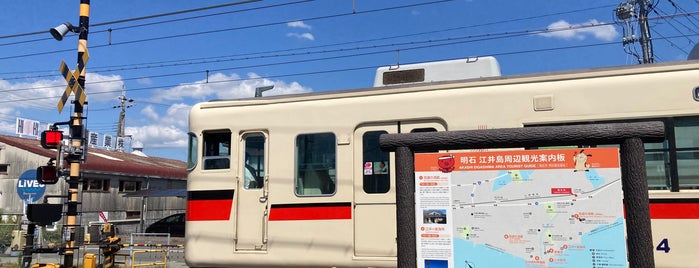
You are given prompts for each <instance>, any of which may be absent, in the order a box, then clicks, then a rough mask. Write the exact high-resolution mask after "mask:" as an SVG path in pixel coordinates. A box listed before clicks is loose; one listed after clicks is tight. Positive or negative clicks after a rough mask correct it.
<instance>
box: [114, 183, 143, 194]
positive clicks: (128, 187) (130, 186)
mask: <svg viewBox="0 0 699 268" xmlns="http://www.w3.org/2000/svg"><path fill="white" fill-rule="evenodd" d="M138 190H141V182H140V181H119V192H135V191H138Z"/></svg>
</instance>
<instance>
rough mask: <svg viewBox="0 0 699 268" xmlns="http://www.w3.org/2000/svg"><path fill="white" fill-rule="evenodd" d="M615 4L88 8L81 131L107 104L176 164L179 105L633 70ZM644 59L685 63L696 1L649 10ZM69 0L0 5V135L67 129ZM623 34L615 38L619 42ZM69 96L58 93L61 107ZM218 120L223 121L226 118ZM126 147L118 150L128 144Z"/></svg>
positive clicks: (103, 129) (694, 33)
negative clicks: (481, 76) (388, 80)
mask: <svg viewBox="0 0 699 268" xmlns="http://www.w3.org/2000/svg"><path fill="white" fill-rule="evenodd" d="M625 2H626V0H618V1H609V0H604V1H602V0H589V1H578V0H557V1H551V0H529V1H512V0H401V1H395V0H394V1H389V0H286V1H277V0H262V1H255V0H237V1H231V0H197V1H185V0H168V1H143V0H140V1H136V0H120V1H92V3H91V5H90V17H89V18H90V27H89V32H88V41H87V46H88V51H89V55H90V58H89V61H88V62H87V64H86V70H87V76H86V85H85V91H86V93H87V101H88V105H87V106H86V108H85V114H84V115H85V116H86V117H87V119H86V120H85V121H84V123H85V125H86V126H87V129H88V130H89V131H91V132H93V133H98V137H99V139H100V142H99V143H98V146H100V145H102V141H101V140H102V138H103V136H104V135H111V136H116V132H117V122H118V119H119V112H120V111H121V109H120V108H119V107H120V105H121V102H120V99H119V96H121V95H122V94H124V96H125V98H126V99H132V100H133V102H127V103H126V105H127V106H128V108H125V110H126V116H125V134H126V135H128V136H130V139H129V140H127V147H128V146H129V144H132V145H136V146H137V145H141V146H143V148H144V149H143V152H144V153H145V154H146V155H149V156H156V157H165V158H172V159H179V160H184V159H185V157H186V145H187V132H188V114H189V109H190V108H191V107H192V105H194V104H195V103H198V102H204V101H209V100H214V99H236V98H248V97H253V96H254V92H255V88H257V87H262V86H268V85H274V89H272V90H270V91H266V92H264V95H282V94H294V93H305V92H321V91H330V90H339V89H353V88H368V87H371V86H372V83H373V80H374V75H375V71H376V68H378V67H381V66H391V65H398V64H409V63H418V62H427V61H438V60H449V59H458V58H466V57H478V56H494V57H495V58H496V59H497V60H498V62H499V64H500V68H501V71H502V74H503V75H518V74H531V73H544V72H554V71H563V70H576V69H586V68H596V67H610V66H623V65H635V64H638V63H639V58H642V56H640V55H642V53H641V46H640V44H639V43H638V42H635V43H630V44H627V45H624V44H623V42H622V40H624V37H625V36H631V34H633V35H634V36H635V37H636V38H638V37H640V31H639V24H638V21H637V20H635V19H633V18H632V19H630V20H628V21H624V20H621V19H619V18H617V15H616V12H615V9H616V8H617V7H618V6H619V4H621V3H625ZM649 2H650V4H651V5H652V7H649V10H650V12H649V15H648V18H649V26H650V34H651V37H652V42H651V45H652V47H653V52H654V53H653V60H654V61H655V62H673V61H681V60H686V59H687V55H688V54H689V52H690V51H691V50H692V48H693V47H694V46H695V45H696V43H697V42H699V0H655V1H649ZM79 3H80V1H79V0H72V1H65V0H53V1H45V0H4V1H3V4H4V5H3V8H2V9H0V25H2V26H4V27H2V28H1V29H0V96H3V98H2V99H0V134H2V135H17V134H16V122H17V118H23V119H28V120H34V121H39V122H40V124H41V126H42V127H44V126H48V125H49V124H51V123H55V122H65V121H68V120H69V118H70V116H71V114H72V108H73V107H72V105H70V103H68V104H66V106H65V108H64V109H63V111H62V112H61V113H59V112H58V109H57V103H58V101H59V99H60V96H61V95H62V94H63V92H64V90H65V87H66V81H65V80H64V79H63V77H62V76H61V75H60V73H59V71H58V69H59V66H60V64H61V61H65V62H66V64H67V66H68V67H69V68H70V69H71V70H74V69H75V67H76V62H77V44H78V36H77V35H76V34H73V33H69V34H68V35H67V36H66V37H65V38H64V39H63V40H62V41H56V40H55V39H53V38H52V37H51V35H50V34H49V33H48V30H49V29H50V28H52V27H55V26H58V25H59V24H61V23H65V22H70V23H71V24H73V25H78V22H79ZM627 33H628V35H627ZM72 99H73V97H72V96H71V100H72ZM230 120H231V124H234V123H235V119H234V118H232V119H230ZM127 150H129V148H127Z"/></svg>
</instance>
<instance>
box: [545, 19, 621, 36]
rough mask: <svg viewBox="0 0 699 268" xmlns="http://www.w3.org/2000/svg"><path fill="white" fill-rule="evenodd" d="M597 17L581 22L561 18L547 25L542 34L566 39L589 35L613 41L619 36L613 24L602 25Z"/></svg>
mask: <svg viewBox="0 0 699 268" xmlns="http://www.w3.org/2000/svg"><path fill="white" fill-rule="evenodd" d="M600 24H601V23H600V22H598V21H597V20H596V19H591V20H589V21H587V22H584V23H581V24H570V23H569V22H567V21H565V20H559V21H556V22H554V23H551V24H549V26H548V27H546V29H547V32H546V33H541V34H540V35H541V36H545V37H551V38H560V39H564V40H583V39H585V38H587V37H588V36H592V37H594V38H596V39H599V40H603V41H613V40H614V39H616V38H617V36H619V33H618V32H617V31H616V28H614V26H612V25H600Z"/></svg>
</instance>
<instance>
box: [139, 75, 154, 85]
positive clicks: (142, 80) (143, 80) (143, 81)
mask: <svg viewBox="0 0 699 268" xmlns="http://www.w3.org/2000/svg"><path fill="white" fill-rule="evenodd" d="M136 82H137V83H138V84H140V85H150V84H153V80H151V79H150V78H148V77H144V78H139V79H137V80H136Z"/></svg>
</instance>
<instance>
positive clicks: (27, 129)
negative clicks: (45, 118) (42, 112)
mask: <svg viewBox="0 0 699 268" xmlns="http://www.w3.org/2000/svg"><path fill="white" fill-rule="evenodd" d="M15 125H16V128H15V134H17V135H20V136H22V135H26V136H34V137H39V135H40V134H41V131H42V130H44V129H41V127H40V125H39V121H35V120H29V119H24V118H19V117H17V120H16V124H15Z"/></svg>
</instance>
